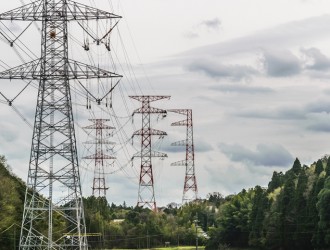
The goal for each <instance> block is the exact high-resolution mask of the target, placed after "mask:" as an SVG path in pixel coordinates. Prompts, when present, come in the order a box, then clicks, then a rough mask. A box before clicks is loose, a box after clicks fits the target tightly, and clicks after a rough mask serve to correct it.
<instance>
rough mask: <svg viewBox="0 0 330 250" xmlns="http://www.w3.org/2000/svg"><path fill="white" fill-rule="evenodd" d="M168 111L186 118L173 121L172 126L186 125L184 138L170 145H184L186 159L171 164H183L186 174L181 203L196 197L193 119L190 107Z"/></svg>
mask: <svg viewBox="0 0 330 250" xmlns="http://www.w3.org/2000/svg"><path fill="white" fill-rule="evenodd" d="M168 111H169V112H174V113H178V114H181V115H185V116H186V119H185V120H182V121H178V122H174V123H172V124H171V125H172V126H186V139H185V140H182V141H177V142H174V143H172V144H171V145H172V146H185V147H186V159H185V160H182V161H177V162H174V163H172V164H171V166H185V167H186V174H185V179H184V186H183V195H182V204H184V203H187V202H189V201H193V200H196V199H197V197H198V192H197V191H198V190H197V181H196V175H195V152H194V136H193V120H192V110H191V109H170V110H168Z"/></svg>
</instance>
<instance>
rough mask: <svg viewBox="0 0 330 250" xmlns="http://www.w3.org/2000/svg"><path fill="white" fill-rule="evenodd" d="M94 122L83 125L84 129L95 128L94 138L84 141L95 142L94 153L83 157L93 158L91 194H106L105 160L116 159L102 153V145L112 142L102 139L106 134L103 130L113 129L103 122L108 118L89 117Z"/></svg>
mask: <svg viewBox="0 0 330 250" xmlns="http://www.w3.org/2000/svg"><path fill="white" fill-rule="evenodd" d="M89 120H90V121H92V122H93V123H94V124H93V125H90V126H87V127H84V128H85V129H95V140H92V141H88V142H85V144H95V154H93V155H89V156H86V157H84V159H93V160H95V168H94V178H93V187H92V190H93V196H103V197H105V196H106V191H107V190H108V189H109V188H108V187H107V186H106V182H105V174H104V166H105V162H106V160H114V159H116V158H115V157H114V156H112V155H107V154H105V153H104V150H103V145H113V144H114V142H111V141H109V140H107V139H104V137H105V136H106V135H104V133H103V131H107V130H110V129H115V128H114V127H111V126H109V125H107V124H105V122H108V121H110V120H109V119H89Z"/></svg>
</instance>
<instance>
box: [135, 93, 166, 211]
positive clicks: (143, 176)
mask: <svg viewBox="0 0 330 250" xmlns="http://www.w3.org/2000/svg"><path fill="white" fill-rule="evenodd" d="M130 98H133V99H135V100H137V101H140V102H141V103H142V107H141V108H138V109H136V110H135V111H134V112H133V115H134V114H137V113H139V114H141V115H142V129H140V130H138V131H135V132H134V133H133V136H132V137H134V136H136V135H139V136H141V151H140V152H138V153H137V154H135V155H133V158H134V157H141V171H140V179H139V193H138V202H137V205H138V206H141V207H144V206H147V207H149V208H150V209H152V210H154V211H156V208H157V206H156V199H155V191H154V178H153V173H152V162H151V158H152V157H161V158H164V157H167V155H166V154H164V153H161V152H156V151H152V149H151V147H152V144H151V138H152V136H153V135H158V136H165V135H167V133H166V132H164V131H160V130H156V129H152V128H151V124H150V116H151V114H161V115H163V116H166V113H167V112H166V110H163V109H158V108H154V107H150V102H154V101H158V100H161V99H170V96H148V95H147V96H130Z"/></svg>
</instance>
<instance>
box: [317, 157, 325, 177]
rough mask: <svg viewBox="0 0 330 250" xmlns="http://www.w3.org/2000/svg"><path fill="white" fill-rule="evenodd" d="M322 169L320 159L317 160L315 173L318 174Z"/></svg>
mask: <svg viewBox="0 0 330 250" xmlns="http://www.w3.org/2000/svg"><path fill="white" fill-rule="evenodd" d="M323 170H324V169H323V163H322V161H321V160H318V161H317V162H316V166H315V174H317V175H320V174H321V173H322V171H323Z"/></svg>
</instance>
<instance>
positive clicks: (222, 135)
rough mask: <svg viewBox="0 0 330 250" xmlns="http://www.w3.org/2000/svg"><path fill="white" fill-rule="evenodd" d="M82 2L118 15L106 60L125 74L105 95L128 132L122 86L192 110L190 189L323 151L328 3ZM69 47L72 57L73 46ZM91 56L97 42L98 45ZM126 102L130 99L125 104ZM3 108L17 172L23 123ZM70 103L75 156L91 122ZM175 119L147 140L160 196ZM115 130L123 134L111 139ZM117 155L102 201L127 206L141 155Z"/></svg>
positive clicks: (249, 182) (1, 86) (88, 169)
mask: <svg viewBox="0 0 330 250" xmlns="http://www.w3.org/2000/svg"><path fill="white" fill-rule="evenodd" d="M25 2H26V3H27V0H25ZM84 3H85V4H89V5H95V6H97V7H98V8H103V9H107V10H109V9H110V10H113V12H114V13H116V14H118V15H121V16H123V18H122V20H120V22H119V24H118V30H115V31H114V34H115V35H114V43H115V44H114V47H113V49H112V52H111V53H112V54H113V55H114V56H113V58H114V60H117V59H118V62H116V65H117V66H116V72H117V73H118V74H122V75H123V76H124V77H123V80H122V81H121V83H120V85H121V87H120V88H121V90H115V91H114V93H113V98H114V99H115V100H117V101H116V104H117V106H116V105H115V103H114V110H116V113H117V114H118V117H122V118H120V119H122V120H121V122H122V124H125V126H123V127H124V129H125V130H126V129H127V130H126V133H127V134H128V137H130V136H131V133H132V132H133V131H134V129H138V128H139V126H140V123H139V119H140V118H138V115H136V116H135V117H134V122H132V121H131V117H130V114H131V113H130V112H133V110H134V109H136V108H138V107H139V103H138V102H136V101H133V100H130V99H129V98H128V97H127V96H128V95H134V94H136V93H140V92H141V93H143V94H145V95H147V94H151V95H155V94H156V95H170V96H171V99H170V100H162V101H158V102H155V103H153V106H155V107H158V108H163V109H177V108H189V109H192V110H193V123H194V143H195V168H196V178H197V186H198V194H199V197H201V198H205V197H206V196H207V194H208V193H211V192H220V193H221V194H223V195H224V196H225V195H229V194H234V193H238V192H240V191H241V190H242V189H243V188H245V189H248V188H252V187H254V186H255V185H260V186H263V187H266V186H267V185H268V182H269V181H270V179H271V176H272V173H273V171H278V172H279V171H283V172H285V171H287V170H288V169H289V168H291V166H292V164H293V161H294V159H295V158H296V157H298V158H299V160H300V161H301V163H302V164H306V165H309V164H311V163H313V162H314V161H316V160H317V159H319V158H321V157H323V156H324V155H326V154H329V150H330V140H328V138H329V137H330V135H329V132H330V116H329V112H330V101H329V97H330V86H329V84H330V82H329V79H328V78H329V76H330V2H329V1H327V0H290V1H287V0H276V1H275V0H249V1H246V0H232V1H225V0H205V1H196V0H189V1H188V0H180V1H177V0H176V1H174V0H166V1H165V0H117V1H110V0H109V1H105V0H103V1H101V0H90V1H87V0H86V1H85V2H84ZM20 5H21V3H20V1H18V0H17V1H16V0H15V1H14V0H13V1H11V2H10V3H7V1H6V3H2V4H1V7H0V8H1V10H2V11H1V12H4V11H7V10H10V9H12V8H15V7H18V6H20ZM15 27H16V26H14V24H13V29H14V28H15ZM17 30H18V32H19V30H22V27H20V28H17ZM31 34H32V33H31ZM31 34H30V35H23V36H22V40H24V39H26V40H29V37H30V39H31V40H34V39H35V38H34V36H31ZM33 34H34V33H33ZM31 37H32V38H31ZM116 38H117V42H116ZM118 38H120V39H118ZM35 44H38V43H37V42H36V43H35ZM0 48H1V49H3V51H4V54H3V55H4V56H2V58H1V60H2V61H7V62H9V63H8V64H9V65H11V66H15V65H18V61H17V60H16V61H15V60H14V57H11V56H9V55H8V56H7V53H9V52H7V50H9V49H8V48H9V46H8V45H6V44H5V42H1V43H0ZM35 51H36V53H37V52H38V48H36V50H35ZM71 54H72V56H79V55H80V54H79V52H76V51H75V48H74V49H73V50H72V53H71ZM100 54H101V53H100V52H99V51H97V53H96V54H95V55H100ZM19 84H20V83H18V85H19ZM13 85H14V83H9V82H8V81H7V82H5V81H2V82H0V92H1V93H5V94H6V95H8V96H15V93H17V89H16V87H15V86H17V85H15V86H13ZM9 86H10V87H9ZM21 86H23V85H21ZM132 86H133V87H132ZM122 96H124V98H123V97H122ZM73 98H75V97H74V96H73ZM35 99H36V91H35V90H33V89H29V88H28V89H27V90H26V92H25V93H23V94H22V95H21V96H20V97H19V98H17V101H16V100H15V102H14V104H15V107H16V108H17V110H18V111H19V112H20V113H21V114H22V115H23V118H24V119H26V120H27V121H28V122H29V123H30V124H33V116H34V110H35ZM2 100H3V99H2ZM73 101H74V102H75V101H77V102H79V100H78V99H77V100H76V99H74V100H73ZM123 102H125V103H126V102H127V105H128V110H129V111H127V110H126V109H125V108H124V106H125V105H124V104H123ZM27 103H28V104H29V105H27ZM0 108H1V115H2V116H3V117H2V119H0V127H1V131H0V153H1V154H3V155H5V156H6V158H7V160H8V163H9V164H10V165H11V167H12V169H13V172H14V173H15V174H16V175H17V176H19V177H21V178H22V179H23V180H25V179H26V175H27V169H28V161H29V153H30V152H29V150H30V149H29V147H30V142H31V136H32V129H31V128H30V127H29V126H28V125H27V124H26V122H24V121H23V120H22V118H21V117H20V116H19V115H17V113H16V112H15V110H13V109H12V108H11V107H9V106H8V105H5V104H1V106H0ZM73 110H74V112H75V118H76V122H77V125H76V127H77V131H76V132H77V140H78V150H79V157H83V155H84V153H86V149H84V146H82V145H83V144H82V142H83V141H84V139H85V138H84V134H85V133H84V132H83V131H82V130H81V129H79V127H83V126H86V125H89V123H88V121H87V118H88V117H89V114H88V112H86V113H83V108H81V107H80V106H79V105H75V106H74V107H73ZM84 112H85V111H84ZM96 112H97V111H96ZM183 119H184V117H182V116H180V115H174V114H169V115H168V116H167V117H166V119H163V120H159V119H157V118H154V119H153V123H154V125H155V128H157V129H162V130H165V131H166V132H167V133H168V136H167V137H166V138H164V139H163V140H160V139H159V138H156V139H155V148H156V150H159V151H163V152H166V153H167V154H168V158H167V159H164V160H160V159H154V161H153V170H154V177H155V196H156V201H157V204H158V205H159V206H164V205H167V204H169V203H170V202H177V203H180V202H181V198H182V191H183V181H184V174H185V170H184V169H183V168H182V167H174V166H170V164H171V163H172V162H175V161H178V160H183V159H184V157H185V152H184V150H183V149H178V148H176V147H175V148H173V147H171V146H170V144H171V142H174V141H178V140H183V139H185V130H184V128H183V127H173V126H170V124H171V123H172V122H175V121H178V120H183ZM128 121H129V122H128ZM131 124H133V125H134V126H133V127H132V126H131ZM116 127H118V124H117V125H116ZM113 139H114V140H115V141H116V140H117V143H118V144H121V145H122V144H123V142H122V141H120V139H118V138H116V137H114V138H113ZM138 144H139V142H138V139H135V140H134V141H133V146H130V145H131V142H130V143H129V144H127V145H125V146H123V145H122V147H120V148H121V149H123V148H124V147H125V148H126V147H127V148H129V149H128V151H130V152H133V153H134V151H136V150H138V148H139V145H138ZM121 154H122V152H121V150H119V151H118V152H117V158H118V161H119V162H120V161H121V163H119V165H120V166H122V167H123V170H122V171H121V170H118V169H119V168H118V167H117V168H116V167H113V169H111V170H110V171H109V172H108V173H109V174H107V177H106V178H107V180H108V186H109V190H108V193H107V198H108V201H109V202H110V203H111V202H114V203H116V204H122V203H123V201H125V202H126V203H127V204H128V205H135V204H136V200H137V190H138V176H137V175H138V171H139V169H138V164H139V163H138V162H137V161H134V162H133V164H131V163H129V164H128V163H127V158H128V157H127V156H121ZM81 162H82V169H81V182H82V186H83V192H84V194H86V195H89V194H90V192H91V189H90V186H91V185H92V184H91V178H92V174H93V171H92V166H87V165H88V163H86V162H84V160H81ZM86 164H87V165H86ZM84 165H86V166H84Z"/></svg>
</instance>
